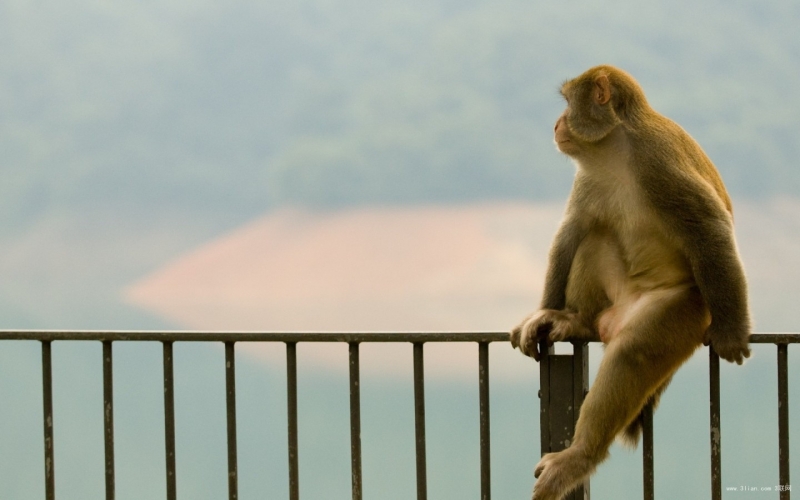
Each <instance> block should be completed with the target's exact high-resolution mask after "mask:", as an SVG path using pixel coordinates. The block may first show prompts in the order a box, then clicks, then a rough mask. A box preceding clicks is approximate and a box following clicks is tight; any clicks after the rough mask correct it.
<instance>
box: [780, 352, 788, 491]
mask: <svg viewBox="0 0 800 500" xmlns="http://www.w3.org/2000/svg"><path fill="white" fill-rule="evenodd" d="M778 463H779V465H778V468H779V478H780V482H779V485H780V489H781V492H780V500H789V495H791V491H789V490H788V489H787V488H788V487H789V485H790V484H791V483H790V482H789V362H788V346H787V345H786V344H778Z"/></svg>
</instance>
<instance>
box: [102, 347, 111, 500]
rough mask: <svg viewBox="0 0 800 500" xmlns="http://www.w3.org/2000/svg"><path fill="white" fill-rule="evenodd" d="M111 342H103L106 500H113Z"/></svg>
mask: <svg viewBox="0 0 800 500" xmlns="http://www.w3.org/2000/svg"><path fill="white" fill-rule="evenodd" d="M112 362H113V360H112V354H111V341H110V340H104V341H103V430H104V432H105V445H106V500H114V379H113V363H112Z"/></svg>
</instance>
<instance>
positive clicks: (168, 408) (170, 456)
mask: <svg viewBox="0 0 800 500" xmlns="http://www.w3.org/2000/svg"><path fill="white" fill-rule="evenodd" d="M163 346H164V443H165V448H166V450H165V451H166V464H167V500H176V498H177V488H176V481H175V384H174V379H173V364H172V341H165V342H163Z"/></svg>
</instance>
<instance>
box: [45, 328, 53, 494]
mask: <svg viewBox="0 0 800 500" xmlns="http://www.w3.org/2000/svg"><path fill="white" fill-rule="evenodd" d="M51 343H52V342H50V341H49V340H43V341H42V394H43V397H44V401H43V403H44V405H43V407H44V488H45V493H44V494H45V499H46V500H55V498H56V480H55V461H54V458H53V455H54V453H53V368H52V358H51V350H50V344H51Z"/></svg>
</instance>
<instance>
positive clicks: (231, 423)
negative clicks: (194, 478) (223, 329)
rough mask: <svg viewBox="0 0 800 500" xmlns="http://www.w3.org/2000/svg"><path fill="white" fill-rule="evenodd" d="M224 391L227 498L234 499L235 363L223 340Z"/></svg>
mask: <svg viewBox="0 0 800 500" xmlns="http://www.w3.org/2000/svg"><path fill="white" fill-rule="evenodd" d="M225 393H226V398H225V400H226V406H227V409H228V499H229V500H236V499H237V497H238V496H239V480H238V465H237V460H236V363H235V359H234V343H233V342H225Z"/></svg>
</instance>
